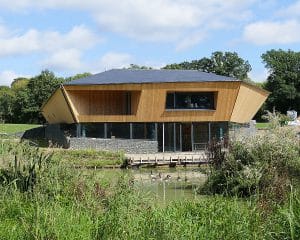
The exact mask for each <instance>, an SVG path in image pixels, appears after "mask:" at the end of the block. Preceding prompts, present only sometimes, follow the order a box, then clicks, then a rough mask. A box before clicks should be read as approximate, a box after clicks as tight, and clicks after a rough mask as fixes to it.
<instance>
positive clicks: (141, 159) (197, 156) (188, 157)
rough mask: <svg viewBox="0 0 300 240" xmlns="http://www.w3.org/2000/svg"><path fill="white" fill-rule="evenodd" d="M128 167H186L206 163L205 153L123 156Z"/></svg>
mask: <svg viewBox="0 0 300 240" xmlns="http://www.w3.org/2000/svg"><path fill="white" fill-rule="evenodd" d="M125 157H126V159H127V161H128V165H129V166H141V165H153V166H163V165H170V166H176V165H188V164H196V165H199V164H204V163H208V157H207V154H206V153H205V151H197V152H171V153H149V154H125Z"/></svg>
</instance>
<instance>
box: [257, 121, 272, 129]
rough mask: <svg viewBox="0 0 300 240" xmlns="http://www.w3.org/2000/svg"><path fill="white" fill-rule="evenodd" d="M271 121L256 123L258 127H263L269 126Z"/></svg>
mask: <svg viewBox="0 0 300 240" xmlns="http://www.w3.org/2000/svg"><path fill="white" fill-rule="evenodd" d="M269 125H270V123H268V122H261V123H256V128H258V129H262V128H269Z"/></svg>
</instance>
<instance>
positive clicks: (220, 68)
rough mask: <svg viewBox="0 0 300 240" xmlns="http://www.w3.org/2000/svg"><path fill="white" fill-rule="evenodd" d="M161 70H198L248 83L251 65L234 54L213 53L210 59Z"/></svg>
mask: <svg viewBox="0 0 300 240" xmlns="http://www.w3.org/2000/svg"><path fill="white" fill-rule="evenodd" d="M163 69H186V70H199V71H204V72H212V73H216V74H219V75H224V76H229V77H235V78H237V79H240V80H245V81H249V78H248V73H249V72H250V71H251V65H250V64H249V62H248V61H245V60H244V59H242V58H240V57H239V56H238V54H237V53H236V52H225V53H223V52H220V51H217V52H213V53H212V55H211V57H210V58H206V57H204V58H201V59H200V60H193V61H191V62H187V61H185V62H182V63H179V64H176V63H175V64H170V65H166V66H165V67H163Z"/></svg>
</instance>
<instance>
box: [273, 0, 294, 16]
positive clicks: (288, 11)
mask: <svg viewBox="0 0 300 240" xmlns="http://www.w3.org/2000/svg"><path fill="white" fill-rule="evenodd" d="M277 15H278V16H283V17H300V1H296V2H294V3H292V4H290V5H289V6H287V7H285V8H283V9H280V10H279V11H278V12H277Z"/></svg>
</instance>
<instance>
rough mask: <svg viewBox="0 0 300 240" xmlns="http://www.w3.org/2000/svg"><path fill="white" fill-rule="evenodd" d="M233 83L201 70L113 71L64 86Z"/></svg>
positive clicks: (229, 79) (233, 79)
mask: <svg viewBox="0 0 300 240" xmlns="http://www.w3.org/2000/svg"><path fill="white" fill-rule="evenodd" d="M223 81H225V82H226V81H227V82H232V81H240V80H238V79H235V78H233V77H228V76H221V75H217V74H215V73H208V72H203V71H199V70H192V69H191V70H181V69H111V70H108V71H104V72H101V73H97V74H94V75H91V76H88V77H85V78H80V79H76V80H73V81H71V82H68V83H65V84H64V85H104V84H126V83H128V84H129V83H168V82H173V83H174V82H223Z"/></svg>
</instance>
